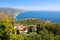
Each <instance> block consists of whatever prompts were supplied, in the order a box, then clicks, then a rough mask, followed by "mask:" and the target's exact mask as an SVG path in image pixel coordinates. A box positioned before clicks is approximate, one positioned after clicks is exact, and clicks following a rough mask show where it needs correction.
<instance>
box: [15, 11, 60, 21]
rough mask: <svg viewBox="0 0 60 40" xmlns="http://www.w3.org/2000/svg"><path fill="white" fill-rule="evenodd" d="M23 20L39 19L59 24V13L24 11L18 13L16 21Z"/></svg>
mask: <svg viewBox="0 0 60 40" xmlns="http://www.w3.org/2000/svg"><path fill="white" fill-rule="evenodd" d="M25 18H39V19H44V20H51V21H52V22H60V11H26V12H23V13H20V14H19V15H18V16H17V17H16V20H21V19H25Z"/></svg>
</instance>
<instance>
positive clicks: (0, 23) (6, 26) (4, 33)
mask: <svg viewBox="0 0 60 40" xmlns="http://www.w3.org/2000/svg"><path fill="white" fill-rule="evenodd" d="M0 31H1V33H0V37H1V38H0V39H1V40H9V39H10V34H12V33H13V32H14V27H13V25H12V23H11V21H10V20H8V19H7V18H6V19H3V20H0Z"/></svg>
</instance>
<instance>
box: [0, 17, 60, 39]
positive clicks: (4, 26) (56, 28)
mask: <svg viewBox="0 0 60 40" xmlns="http://www.w3.org/2000/svg"><path fill="white" fill-rule="evenodd" d="M14 23H16V24H23V25H24V26H25V25H26V26H27V27H28V34H26V35H25V34H22V33H19V31H17V32H18V34H15V31H16V29H14ZM32 25H36V29H37V30H36V31H35V32H34V31H33V26H32ZM0 40H60V24H59V23H51V22H50V23H46V21H44V20H40V19H28V20H20V21H14V20H9V19H8V18H5V19H2V20H0Z"/></svg>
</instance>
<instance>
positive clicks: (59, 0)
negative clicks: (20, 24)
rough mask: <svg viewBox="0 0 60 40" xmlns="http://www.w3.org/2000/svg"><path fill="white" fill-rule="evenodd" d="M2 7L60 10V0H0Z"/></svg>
mask: <svg viewBox="0 0 60 40" xmlns="http://www.w3.org/2000/svg"><path fill="white" fill-rule="evenodd" d="M0 7H10V8H18V9H25V10H56V11H60V0H0Z"/></svg>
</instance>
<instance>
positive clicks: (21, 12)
mask: <svg viewBox="0 0 60 40" xmlns="http://www.w3.org/2000/svg"><path fill="white" fill-rule="evenodd" d="M24 12H25V11H23V12H19V13H16V14H15V16H14V19H15V18H16V17H17V16H18V15H19V14H21V13H24Z"/></svg>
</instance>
